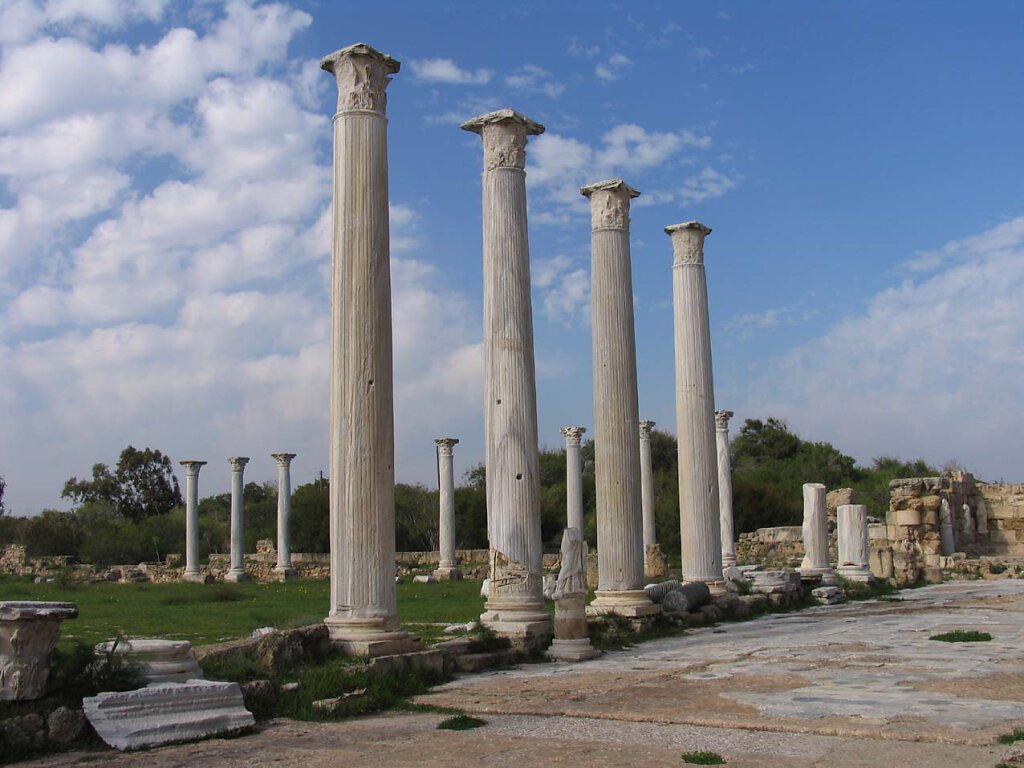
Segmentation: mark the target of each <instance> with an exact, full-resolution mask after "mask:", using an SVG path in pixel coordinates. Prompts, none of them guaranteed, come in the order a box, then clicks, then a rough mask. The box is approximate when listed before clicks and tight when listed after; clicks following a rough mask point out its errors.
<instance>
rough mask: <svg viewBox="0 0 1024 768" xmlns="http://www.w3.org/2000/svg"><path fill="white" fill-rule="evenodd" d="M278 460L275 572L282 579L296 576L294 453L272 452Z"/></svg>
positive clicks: (272, 455)
mask: <svg viewBox="0 0 1024 768" xmlns="http://www.w3.org/2000/svg"><path fill="white" fill-rule="evenodd" d="M270 455H271V457H273V459H274V460H275V461H277V565H276V566H274V573H275V575H276V576H277V578H279V579H281V580H285V579H292V578H295V576H296V571H295V568H294V567H293V566H292V535H291V525H292V479H291V464H292V459H294V458H295V454H294V453H272V454H270Z"/></svg>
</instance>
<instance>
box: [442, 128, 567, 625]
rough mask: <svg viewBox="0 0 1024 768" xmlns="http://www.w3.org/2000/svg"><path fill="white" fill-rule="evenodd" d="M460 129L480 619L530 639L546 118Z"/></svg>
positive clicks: (540, 621) (536, 608) (544, 616)
mask: <svg viewBox="0 0 1024 768" xmlns="http://www.w3.org/2000/svg"><path fill="white" fill-rule="evenodd" d="M462 128H463V129H464V130H467V131H471V132H473V133H477V134H480V137H481V138H482V139H483V145H484V172H483V229H484V232H483V262H484V263H483V273H484V439H485V445H486V448H485V450H486V455H485V467H486V471H487V537H488V540H489V543H490V566H491V567H490V579H491V580H490V594H489V596H488V598H487V603H486V605H485V610H484V613H483V615H482V616H481V617H480V620H481V622H482V623H483V624H484V625H486V626H488V627H490V628H491V629H492V630H494V631H495V632H497V633H498V634H501V635H505V636H508V637H513V638H519V639H522V641H523V642H524V643H532V642H535V641H538V640H540V639H541V638H547V637H549V636H550V635H551V631H552V625H551V616H550V615H549V614H548V612H547V611H546V610H545V608H544V593H543V584H542V581H541V565H542V554H543V552H542V547H541V530H540V477H539V475H538V450H537V383H536V374H535V364H534V356H533V309H532V304H531V298H530V245H529V237H528V234H527V225H526V172H525V170H523V169H524V168H525V165H526V140H527V137H529V136H536V135H537V134H539V133H542V132H543V131H544V126H542V125H540V124H538V123H535V122H534V121H532V120H530V119H529V118H527V117H524V116H523V115H521V114H519V113H518V112H515V111H513V110H511V109H502V110H499V111H497V112H491V113H489V114H486V115H481V116H480V117H476V118H473V119H472V120H469V121H468V122H466V123H464V124H463V125H462Z"/></svg>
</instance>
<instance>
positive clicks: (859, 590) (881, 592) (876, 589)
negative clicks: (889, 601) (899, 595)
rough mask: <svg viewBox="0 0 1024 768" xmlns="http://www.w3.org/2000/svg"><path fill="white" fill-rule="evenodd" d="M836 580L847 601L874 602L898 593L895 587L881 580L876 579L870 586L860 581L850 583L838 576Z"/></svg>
mask: <svg viewBox="0 0 1024 768" xmlns="http://www.w3.org/2000/svg"><path fill="white" fill-rule="evenodd" d="M837 579H838V581H839V586H840V587H842V588H843V593H844V594H845V595H846V600H847V601H858V600H874V599H876V598H882V597H887V596H888V595H892V594H893V593H895V592H898V591H899V590H898V589H897V588H896V586H895V585H893V584H891V583H890V582H888V581H886V580H882V579H877V580H875V581H873V582H871V583H870V584H866V583H864V582H862V581H851V580H850V579H844V578H843V577H842V576H838V577H837Z"/></svg>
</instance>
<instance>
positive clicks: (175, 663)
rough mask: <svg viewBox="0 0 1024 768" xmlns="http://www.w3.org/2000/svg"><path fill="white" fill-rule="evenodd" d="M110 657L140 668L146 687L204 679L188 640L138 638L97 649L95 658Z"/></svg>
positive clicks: (110, 642) (104, 645)
mask: <svg viewBox="0 0 1024 768" xmlns="http://www.w3.org/2000/svg"><path fill="white" fill-rule="evenodd" d="M111 654H113V655H116V656H120V657H122V658H124V659H126V660H128V661H129V662H131V663H132V664H136V665H138V667H139V669H140V671H141V672H142V674H143V676H144V677H145V679H146V683H147V684H153V683H184V682H186V681H187V680H200V679H202V677H203V670H202V669H200V667H199V662H197V661H196V659H195V656H193V655H192V643H190V642H189V641H188V640H164V639H162V638H140V637H136V638H131V639H128V640H122V641H118V642H115V641H113V640H111V641H108V642H106V643H100V644H99V645H97V646H96V655H98V656H108V655H111Z"/></svg>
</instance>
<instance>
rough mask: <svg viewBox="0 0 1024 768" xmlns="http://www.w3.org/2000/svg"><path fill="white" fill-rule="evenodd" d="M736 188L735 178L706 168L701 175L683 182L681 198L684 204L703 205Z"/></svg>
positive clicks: (708, 167) (680, 192) (680, 191)
mask: <svg viewBox="0 0 1024 768" xmlns="http://www.w3.org/2000/svg"><path fill="white" fill-rule="evenodd" d="M735 186H736V179H735V178H733V177H730V176H726V175H725V174H724V173H721V172H719V171H716V170H715V169H714V168H711V167H710V166H705V167H704V169H703V170H702V171H701V172H700V173H698V174H697V175H695V176H690V177H689V178H688V179H686V181H684V182H683V187H682V189H680V190H679V197H680V199H681V200H682V201H683V202H684V203H691V204H692V203H701V202H703V201H705V200H708V199H710V198H713V197H721V196H722V195H724V194H725V193H726V192H728V191H729V190H730V189H732V188H733V187H735Z"/></svg>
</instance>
